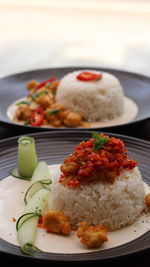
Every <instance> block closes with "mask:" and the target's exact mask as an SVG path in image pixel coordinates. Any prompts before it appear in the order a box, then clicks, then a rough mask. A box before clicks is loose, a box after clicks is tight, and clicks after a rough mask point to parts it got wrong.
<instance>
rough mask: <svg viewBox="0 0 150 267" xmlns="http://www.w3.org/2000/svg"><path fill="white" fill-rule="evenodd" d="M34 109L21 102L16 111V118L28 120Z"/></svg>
mask: <svg viewBox="0 0 150 267" xmlns="http://www.w3.org/2000/svg"><path fill="white" fill-rule="evenodd" d="M31 114H32V110H31V109H30V107H29V106H28V105H26V104H20V105H19V107H18V109H17V110H16V113H15V118H14V119H16V120H28V119H30V117H31Z"/></svg>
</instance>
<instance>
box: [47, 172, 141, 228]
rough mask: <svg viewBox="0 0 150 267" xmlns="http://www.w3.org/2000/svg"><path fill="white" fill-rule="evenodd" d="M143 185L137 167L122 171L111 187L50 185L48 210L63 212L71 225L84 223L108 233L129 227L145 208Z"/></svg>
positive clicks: (56, 183)
mask: <svg viewBox="0 0 150 267" xmlns="http://www.w3.org/2000/svg"><path fill="white" fill-rule="evenodd" d="M144 195H145V190H144V185H143V181H142V178H141V175H140V172H139V170H138V168H137V167H135V168H134V169H132V170H123V171H122V173H121V175H120V176H118V177H117V179H116V180H115V182H114V183H113V184H110V183H102V182H100V183H93V184H88V185H81V186H80V187H76V188H68V187H66V186H64V185H63V184H60V183H59V182H58V180H55V181H53V183H52V192H51V197H50V200H49V208H50V209H57V210H60V211H63V212H64V214H66V215H68V216H69V217H70V219H71V222H72V225H73V226H75V227H76V226H77V225H78V223H79V222H80V221H87V222H89V223H91V224H93V225H97V224H103V225H104V226H105V227H106V228H107V229H108V230H115V229H119V228H120V227H122V226H125V225H129V224H132V223H133V222H134V221H135V220H136V219H137V218H138V217H139V216H140V214H141V212H142V210H143V208H144Z"/></svg>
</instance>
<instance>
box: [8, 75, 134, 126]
mask: <svg viewBox="0 0 150 267" xmlns="http://www.w3.org/2000/svg"><path fill="white" fill-rule="evenodd" d="M27 90H28V95H27V98H24V99H21V100H19V101H16V103H15V109H14V112H13V115H12V114H11V112H10V111H9V112H8V114H9V116H10V118H11V119H13V121H14V122H16V123H23V124H25V125H29V126H33V127H39V126H43V127H47V126H49V127H59V128H60V127H69V128H72V127H83V128H90V127H92V126H94V125H93V123H104V124H107V123H108V125H109V124H117V123H125V122H127V121H128V120H132V119H133V117H135V116H136V114H137V106H136V105H135V103H134V102H133V101H132V100H130V99H128V98H127V97H125V96H124V92H123V87H122V86H121V84H120V82H119V80H118V79H117V78H116V77H115V76H114V75H112V74H110V73H106V72H100V71H96V70H95V71H94V70H82V71H81V70H78V71H74V72H72V73H69V74H67V75H65V76H64V77H63V78H62V79H60V80H58V79H57V78H56V77H51V78H50V79H48V80H46V81H43V82H41V83H39V82H38V81H36V80H31V81H29V82H28V84H27ZM12 110H13V108H12ZM118 120H119V121H118ZM95 126H96V125H95Z"/></svg>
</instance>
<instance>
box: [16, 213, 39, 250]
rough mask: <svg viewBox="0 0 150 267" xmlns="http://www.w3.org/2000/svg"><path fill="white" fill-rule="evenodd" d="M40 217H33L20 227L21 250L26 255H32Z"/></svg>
mask: <svg viewBox="0 0 150 267" xmlns="http://www.w3.org/2000/svg"><path fill="white" fill-rule="evenodd" d="M38 218H39V216H38V215H32V216H30V217H29V218H28V219H26V220H25V221H24V222H23V223H22V224H21V226H20V228H19V230H18V232H17V234H18V240H19V243H20V246H21V250H22V251H23V252H24V253H26V254H30V255H31V254H32V252H33V247H34V245H33V244H34V242H35V238H36V233H37V223H38Z"/></svg>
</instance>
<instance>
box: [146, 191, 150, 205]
mask: <svg viewBox="0 0 150 267" xmlns="http://www.w3.org/2000/svg"><path fill="white" fill-rule="evenodd" d="M145 203H146V206H147V207H148V208H150V193H148V194H146V196H145Z"/></svg>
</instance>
